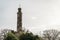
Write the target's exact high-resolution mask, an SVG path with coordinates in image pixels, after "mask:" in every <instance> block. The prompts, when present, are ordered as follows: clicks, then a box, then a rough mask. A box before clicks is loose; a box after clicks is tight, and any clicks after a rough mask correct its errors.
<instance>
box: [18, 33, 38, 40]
mask: <svg viewBox="0 0 60 40" xmlns="http://www.w3.org/2000/svg"><path fill="white" fill-rule="evenodd" d="M37 39H39V37H38V35H33V34H32V33H31V32H30V33H28V32H26V33H23V34H22V35H20V36H19V40H37Z"/></svg>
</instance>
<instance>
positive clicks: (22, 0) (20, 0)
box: [0, 0, 60, 33]
mask: <svg viewBox="0 0 60 40" xmlns="http://www.w3.org/2000/svg"><path fill="white" fill-rule="evenodd" d="M19 4H20V5H21V8H22V14H23V27H24V28H26V29H27V30H28V29H29V30H30V31H32V32H33V33H38V32H40V31H43V30H46V29H57V30H59V29H60V0H0V28H1V29H7V28H8V29H14V30H16V25H17V24H16V22H17V16H16V15H17V9H18V7H19Z"/></svg>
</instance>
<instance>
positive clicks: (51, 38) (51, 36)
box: [43, 29, 60, 40]
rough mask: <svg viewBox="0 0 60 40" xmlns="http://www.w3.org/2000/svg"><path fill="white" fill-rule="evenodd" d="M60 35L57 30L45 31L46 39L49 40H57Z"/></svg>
mask: <svg viewBox="0 0 60 40" xmlns="http://www.w3.org/2000/svg"><path fill="white" fill-rule="evenodd" d="M59 34H60V32H59V31H57V30H53V29H52V30H45V31H44V32H43V35H44V38H47V39H48V40H56V39H57V37H58V35H59Z"/></svg>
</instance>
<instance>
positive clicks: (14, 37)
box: [4, 33, 18, 40]
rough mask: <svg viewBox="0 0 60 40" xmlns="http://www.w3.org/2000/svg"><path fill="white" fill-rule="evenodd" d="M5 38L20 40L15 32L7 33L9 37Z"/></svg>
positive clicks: (6, 39)
mask: <svg viewBox="0 0 60 40" xmlns="http://www.w3.org/2000/svg"><path fill="white" fill-rule="evenodd" d="M4 40H18V38H17V37H16V36H15V35H14V34H13V33H7V37H6V38H5V39H4Z"/></svg>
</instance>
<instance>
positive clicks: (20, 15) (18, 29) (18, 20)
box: [17, 8, 22, 32]
mask: <svg viewBox="0 0 60 40" xmlns="http://www.w3.org/2000/svg"><path fill="white" fill-rule="evenodd" d="M20 31H22V12H21V8H18V12H17V32H20Z"/></svg>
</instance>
